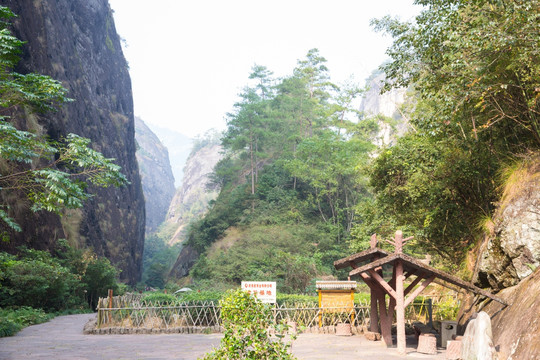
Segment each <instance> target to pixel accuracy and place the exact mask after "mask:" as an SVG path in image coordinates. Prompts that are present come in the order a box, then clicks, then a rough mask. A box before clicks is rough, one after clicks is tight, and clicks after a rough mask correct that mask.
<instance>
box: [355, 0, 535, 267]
mask: <svg viewBox="0 0 540 360" xmlns="http://www.w3.org/2000/svg"><path fill="white" fill-rule="evenodd" d="M418 3H420V4H422V5H425V6H426V8H425V10H424V11H423V12H422V13H421V14H420V15H419V16H418V17H417V18H416V21H415V22H413V23H402V22H399V21H398V20H394V19H391V18H388V17H386V18H383V19H380V20H377V21H374V25H375V27H376V28H378V29H380V30H384V31H386V32H388V33H390V34H391V35H392V36H393V37H394V44H393V46H392V47H391V48H390V49H389V50H388V54H389V55H390V56H391V59H392V61H390V62H389V63H387V64H386V65H384V66H383V67H382V68H383V70H384V71H385V73H386V74H387V83H386V87H387V88H390V87H392V86H406V87H411V88H413V89H414V94H415V97H416V99H417V104H416V109H415V111H414V112H413V113H412V114H411V125H412V128H413V129H414V130H415V131H414V132H413V133H410V134H409V135H407V136H405V137H403V138H401V139H400V140H399V142H398V144H397V145H396V146H394V147H391V148H388V149H384V150H383V151H382V153H381V155H380V156H379V157H378V158H377V159H376V161H375V163H374V167H373V171H372V172H371V184H372V185H373V188H374V191H375V194H376V202H375V203H374V204H375V206H376V207H377V208H378V209H379V210H378V213H376V214H372V218H373V219H374V223H376V224H379V225H383V224H387V225H388V224H392V225H394V226H386V228H391V227H395V226H398V227H404V228H407V229H408V230H409V231H410V232H412V233H413V234H414V235H416V237H417V240H418V244H419V245H420V247H421V248H423V249H424V250H427V251H430V252H432V253H433V252H436V253H437V254H439V255H441V256H442V257H443V258H446V259H448V260H451V262H450V263H451V264H459V263H460V261H461V260H462V259H463V256H464V254H465V252H466V250H467V249H468V248H469V247H470V246H471V245H473V244H474V243H475V240H476V238H477V236H478V233H479V224H480V223H481V222H482V219H485V218H489V217H490V216H491V215H492V213H493V211H494V207H495V202H496V200H497V198H498V193H497V187H498V186H499V182H498V181H497V174H498V172H499V170H500V169H501V167H502V166H504V164H505V163H507V162H509V161H511V159H512V158H515V157H516V156H520V155H521V154H524V153H527V152H530V151H536V150H537V149H538V148H539V146H540V137H539V135H540V132H539V130H540V128H539V115H540V113H539V110H540V105H539V102H538V99H539V98H540V92H539V89H540V86H539V85H540V82H539V79H540V77H539V75H540V53H539V50H538V49H539V47H538V44H539V42H538V39H540V27H538V22H539V20H540V3H539V2H538V1H474V2H470V1H441V0H437V1H431V0H426V1H418ZM381 228H385V226H384V225H383V226H381ZM379 232H380V231H379ZM353 246H354V244H353ZM356 247H357V248H358V247H359V243H358V244H357V246H356Z"/></svg>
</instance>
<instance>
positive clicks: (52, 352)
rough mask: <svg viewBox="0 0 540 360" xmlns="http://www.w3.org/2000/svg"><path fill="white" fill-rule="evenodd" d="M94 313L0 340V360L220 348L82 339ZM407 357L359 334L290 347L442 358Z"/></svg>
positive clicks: (334, 353)
mask: <svg viewBox="0 0 540 360" xmlns="http://www.w3.org/2000/svg"><path fill="white" fill-rule="evenodd" d="M94 316H95V315H94V314H85V315H68V316H60V317H57V318H55V319H53V320H51V321H49V322H47V323H45V324H40V325H34V326H30V327H28V328H26V329H23V330H22V331H21V332H19V333H18V334H17V335H16V336H13V337H7V338H0V359H5V360H19V359H56V360H68V359H69V360H83V359H85V360H87V359H88V360H94V359H96V360H97V359H186V360H195V359H197V358H199V357H201V356H203V355H204V354H205V353H207V352H208V351H210V350H211V349H212V348H213V347H217V346H219V342H220V340H221V337H222V335H220V334H210V335H203V334H160V335H83V333H82V329H83V326H84V324H85V323H86V322H87V321H88V320H89V319H91V318H93V317H94ZM409 346H410V347H409V348H408V349H407V351H408V352H409V354H408V355H407V356H406V357H403V356H399V355H397V351H396V349H395V348H391V349H387V348H386V347H385V346H384V345H383V344H382V342H380V341H378V342H371V341H368V340H366V339H365V338H364V337H363V336H350V337H340V336H335V335H318V334H301V335H300V336H299V337H298V339H297V340H296V341H295V342H294V344H293V346H292V351H293V353H294V354H295V355H296V356H297V357H298V358H299V359H302V360H304V359H305V360H308V359H311V360H315V359H321V360H332V359H336V360H338V359H339V360H342V359H343V360H347V359H365V360H393V359H407V360H409V359H410V360H417V359H444V352H439V353H438V354H437V355H423V354H418V353H415V352H414V345H413V344H411V345H409Z"/></svg>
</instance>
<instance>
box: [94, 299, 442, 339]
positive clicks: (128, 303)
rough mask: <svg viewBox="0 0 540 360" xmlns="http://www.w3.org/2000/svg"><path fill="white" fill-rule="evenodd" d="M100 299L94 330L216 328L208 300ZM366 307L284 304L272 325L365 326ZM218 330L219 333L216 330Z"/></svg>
mask: <svg viewBox="0 0 540 360" xmlns="http://www.w3.org/2000/svg"><path fill="white" fill-rule="evenodd" d="M109 301H110V298H100V299H99V302H98V309H97V310H98V312H97V324H96V328H97V329H100V328H111V327H115V328H130V329H136V328H145V329H171V328H182V327H184V328H188V327H190V328H199V329H201V328H203V329H204V328H210V329H214V330H216V329H220V327H221V316H220V313H221V311H220V306H219V304H218V303H214V302H212V301H199V302H197V301H191V302H171V303H159V304H155V303H150V302H144V301H141V297H140V296H138V295H124V296H115V297H112V302H111V303H110V302H109ZM438 307H439V305H438V304H437V302H436V301H434V302H433V304H432V309H433V314H434V316H433V318H434V319H436V320H437V319H438V318H437V313H438ZM428 308H429V302H428V301H425V300H423V301H422V302H417V303H413V304H412V305H411V306H409V307H408V308H407V313H406V318H407V320H408V322H409V323H412V322H414V321H422V322H427V319H428V313H429V311H428ZM369 311H370V306H369V304H367V303H362V304H355V306H354V307H353V308H351V307H350V305H348V306H343V307H332V308H330V307H326V308H324V307H323V308H320V307H319V306H318V304H317V303H284V304H275V305H273V307H272V316H273V318H274V322H275V323H280V322H284V321H286V322H295V323H296V324H297V325H298V326H300V327H305V328H313V327H319V324H321V325H322V326H323V327H335V326H336V325H337V324H339V323H350V324H351V325H352V326H354V327H357V328H360V327H361V328H365V327H367V326H369V317H370V313H369ZM217 331H219V330H217Z"/></svg>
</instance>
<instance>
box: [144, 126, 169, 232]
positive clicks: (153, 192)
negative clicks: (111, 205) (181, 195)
mask: <svg viewBox="0 0 540 360" xmlns="http://www.w3.org/2000/svg"><path fill="white" fill-rule="evenodd" d="M135 139H136V140H137V145H138V147H137V162H138V164H139V171H140V174H141V180H142V187H143V193H144V198H145V206H146V234H150V233H152V232H154V231H156V229H157V228H158V226H159V225H160V224H161V223H162V222H163V221H164V220H165V215H166V214H167V210H168V209H169V205H170V203H171V200H172V198H173V196H174V193H175V188H174V177H173V173H172V170H171V164H170V162H169V152H168V151H167V148H166V147H165V146H163V144H162V143H161V142H160V141H159V139H158V137H157V136H156V135H155V134H154V133H153V132H152V131H151V130H150V128H148V126H146V124H145V123H144V121H143V120H142V119H140V118H138V117H135Z"/></svg>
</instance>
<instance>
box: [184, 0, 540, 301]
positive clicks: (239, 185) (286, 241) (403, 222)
mask: <svg viewBox="0 0 540 360" xmlns="http://www.w3.org/2000/svg"><path fill="white" fill-rule="evenodd" d="M418 3H420V4H422V5H425V10H424V11H423V12H422V13H421V14H420V15H419V16H418V17H417V18H416V19H415V21H413V22H411V23H402V22H400V21H398V20H395V19H391V18H383V19H379V20H375V21H373V26H374V27H375V28H376V29H377V30H381V31H385V32H387V33H389V34H390V35H391V36H392V37H393V38H394V44H393V45H392V47H391V48H390V49H389V50H388V55H389V56H390V61H389V62H388V63H387V64H386V65H384V66H382V69H383V70H384V72H385V74H386V84H385V88H386V89H390V88H392V87H406V88H408V89H409V92H410V94H409V98H411V99H414V101H412V103H411V104H408V106H406V107H404V109H402V112H403V114H404V115H405V116H406V117H407V119H408V120H409V126H410V130H409V132H408V133H407V134H406V135H405V136H403V137H401V138H400V139H399V140H398V141H397V143H396V144H395V145H393V146H391V147H384V148H376V147H375V145H373V143H374V135H375V134H377V131H378V128H379V126H380V125H381V124H382V123H383V122H384V121H385V118H384V117H376V118H369V117H364V116H363V115H362V114H361V113H360V112H358V111H356V110H355V108H354V107H353V106H352V104H354V99H355V98H356V97H358V96H359V95H361V93H362V91H361V89H360V88H359V87H358V86H355V85H351V84H345V85H341V86H337V85H335V84H332V83H331V82H330V76H329V70H328V69H327V67H326V65H325V63H326V60H325V59H324V57H322V56H321V54H319V52H318V51H317V50H316V49H313V50H310V51H309V52H308V54H307V56H306V58H305V59H302V60H299V61H298V65H297V67H296V68H295V69H294V70H293V72H292V75H290V76H288V77H285V78H282V79H274V78H273V77H272V73H271V72H270V71H269V70H268V69H266V68H265V67H263V66H258V65H256V66H254V67H253V72H252V74H251V75H250V77H249V84H248V85H247V86H246V88H245V89H244V90H243V91H242V93H241V94H240V100H239V102H238V103H236V104H235V106H234V111H232V112H231V113H230V114H228V116H227V130H226V132H225V135H224V136H223V138H222V146H223V147H224V149H225V151H226V154H225V157H224V158H223V159H222V160H221V161H220V162H219V163H218V165H217V166H216V167H215V169H214V174H213V184H214V186H216V187H219V188H221V192H220V195H219V197H218V198H217V199H216V201H215V202H213V203H212V206H211V208H210V210H209V212H208V213H207V214H206V216H205V217H204V218H203V219H201V220H200V221H198V222H196V223H194V224H192V226H191V228H190V232H189V235H188V240H187V244H188V245H189V246H191V247H192V248H193V249H195V250H196V251H197V252H198V253H199V254H201V256H200V258H199V261H198V262H197V263H196V265H195V266H194V267H193V268H192V270H191V273H190V276H191V279H192V280H193V281H195V282H196V283H200V284H203V283H204V284H207V285H209V286H214V285H215V284H237V283H238V282H239V281H241V280H255V279H256V280H275V281H278V287H279V289H280V290H282V291H288V292H305V291H309V290H310V289H312V287H311V286H310V285H312V284H313V281H314V279H316V278H321V277H324V276H328V275H332V276H338V277H344V276H346V275H345V274H344V273H342V274H339V273H337V274H336V273H335V271H334V270H333V266H332V262H333V261H334V260H336V259H338V258H341V257H344V256H346V255H348V254H350V253H352V252H355V251H360V250H363V249H365V248H366V247H367V241H368V239H369V235H370V234H372V233H375V232H376V233H378V234H381V235H382V237H388V236H390V235H391V234H392V233H393V232H394V231H395V230H396V229H403V230H404V232H405V233H406V235H407V236H409V235H413V236H414V237H415V240H414V242H413V243H412V244H411V245H410V246H408V249H406V251H407V252H412V253H416V254H424V253H430V254H432V255H433V256H434V259H435V261H436V265H437V266H440V267H443V268H446V269H448V270H452V271H460V270H463V267H462V264H463V260H464V258H465V255H466V254H467V251H468V250H469V249H471V248H472V247H473V246H474V245H475V244H476V243H477V241H478V238H479V235H480V234H481V232H482V224H485V223H486V219H489V218H490V217H491V216H492V214H493V212H494V209H495V203H496V201H497V200H498V199H499V193H498V189H499V186H500V181H499V179H500V172H501V170H500V169H502V168H506V167H507V166H508V164H509V163H511V162H513V161H515V160H516V159H518V158H523V157H531V158H532V156H534V155H533V154H534V153H535V152H537V151H538V148H539V146H540V122H539V110H540V109H539V102H538V99H539V98H540V83H539V79H540V56H539V55H540V54H539V51H540V50H539V49H540V47H539V46H538V39H540V29H539V27H538V25H537V24H538V22H539V20H540V18H539V16H540V6H539V5H540V4H539V2H538V1H537V0H534V1H497V2H488V1H476V2H468V1H429V0H425V1H418ZM411 105H413V106H411ZM461 275H462V276H468V274H467V273H466V272H462V273H461Z"/></svg>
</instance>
